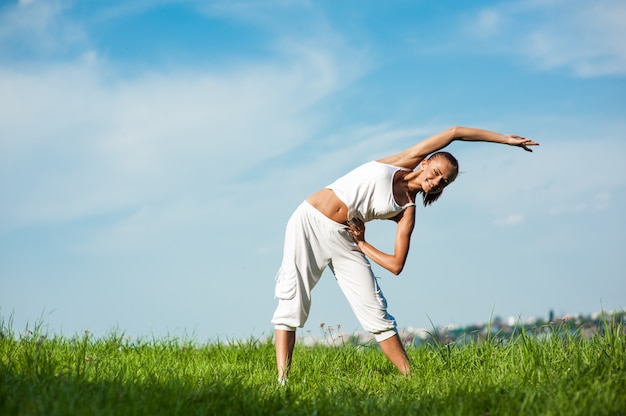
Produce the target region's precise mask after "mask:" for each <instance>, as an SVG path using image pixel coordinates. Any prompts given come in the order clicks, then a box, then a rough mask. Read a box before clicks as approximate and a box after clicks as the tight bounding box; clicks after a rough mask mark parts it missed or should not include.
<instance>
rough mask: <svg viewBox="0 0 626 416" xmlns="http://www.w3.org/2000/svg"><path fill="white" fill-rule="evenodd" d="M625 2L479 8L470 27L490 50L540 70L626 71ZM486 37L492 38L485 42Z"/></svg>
mask: <svg viewBox="0 0 626 416" xmlns="http://www.w3.org/2000/svg"><path fill="white" fill-rule="evenodd" d="M624 21H626V3H624V2H623V1H620V0H598V1H593V2H588V1H584V0H574V1H571V0H567V1H565V0H551V1H545V0H523V1H518V2H507V3H503V4H502V5H499V6H495V7H489V8H485V9H481V10H479V11H477V12H476V14H475V16H474V17H473V23H474V24H472V25H467V31H468V32H469V33H471V34H472V35H473V38H474V39H475V40H476V39H478V40H482V41H485V42H481V43H480V48H481V49H483V50H486V51H490V52H496V53H507V54H513V55H521V57H523V58H524V59H525V61H526V62H527V63H528V65H529V66H532V67H535V68H537V69H541V70H552V69H559V68H562V69H566V70H569V71H571V72H572V73H573V74H575V75H577V76H581V77H595V76H603V75H626V43H625V42H624V41H623V39H626V25H624ZM486 41H488V42H486Z"/></svg>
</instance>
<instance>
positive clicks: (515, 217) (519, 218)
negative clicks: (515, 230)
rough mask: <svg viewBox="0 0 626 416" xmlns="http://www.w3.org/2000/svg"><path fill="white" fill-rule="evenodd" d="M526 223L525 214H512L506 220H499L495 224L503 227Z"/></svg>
mask: <svg viewBox="0 0 626 416" xmlns="http://www.w3.org/2000/svg"><path fill="white" fill-rule="evenodd" d="M523 222H524V214H511V215H509V216H507V217H504V218H498V219H496V220H495V221H494V222H493V223H494V224H495V225H501V226H511V225H518V224H521V223H523Z"/></svg>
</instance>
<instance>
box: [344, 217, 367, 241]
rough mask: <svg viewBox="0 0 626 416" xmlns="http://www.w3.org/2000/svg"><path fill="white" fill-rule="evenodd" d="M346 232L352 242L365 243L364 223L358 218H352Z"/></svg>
mask: <svg viewBox="0 0 626 416" xmlns="http://www.w3.org/2000/svg"><path fill="white" fill-rule="evenodd" d="M347 230H348V232H349V233H350V235H351V236H352V237H353V238H354V241H356V242H359V241H365V223H364V222H363V220H361V219H359V218H352V219H351V220H349V221H348V228H347Z"/></svg>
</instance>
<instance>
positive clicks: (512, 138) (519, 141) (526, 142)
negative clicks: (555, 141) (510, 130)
mask: <svg viewBox="0 0 626 416" xmlns="http://www.w3.org/2000/svg"><path fill="white" fill-rule="evenodd" d="M506 137H507V138H508V144H510V145H511V146H518V147H521V148H522V149H524V150H526V151H527V152H532V151H533V150H532V149H530V148H529V147H528V146H539V143H537V142H535V141H533V140H530V139H527V138H525V137H521V136H518V135H515V134H507V135H506Z"/></svg>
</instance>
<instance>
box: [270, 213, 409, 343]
mask: <svg viewBox="0 0 626 416" xmlns="http://www.w3.org/2000/svg"><path fill="white" fill-rule="evenodd" d="M346 228H347V227H346V226H345V225H343V224H339V223H337V222H335V221H333V220H331V219H330V218H328V217H326V216H325V215H324V214H322V213H321V212H319V211H318V210H317V209H315V208H314V207H312V206H311V205H310V204H309V203H308V202H306V201H305V202H303V203H302V204H301V205H300V206H299V207H298V208H297V209H296V211H295V212H294V213H293V215H292V216H291V218H290V219H289V222H288V223H287V229H286V232H285V247H284V251H283V261H282V264H281V267H280V270H279V271H278V274H277V276H276V288H275V296H276V298H278V306H277V307H276V311H275V312H274V316H273V318H272V323H273V324H274V325H275V328H276V329H282V330H286V331H295V329H296V328H297V327H303V326H304V323H305V322H306V320H307V318H308V316H309V311H310V309H311V290H312V289H313V288H314V287H315V285H316V284H317V282H318V281H319V279H320V277H321V276H322V272H323V271H324V269H325V268H326V266H329V267H330V269H331V270H332V272H333V274H334V275H335V279H336V280H337V283H338V284H339V287H340V288H341V290H342V291H343V293H344V295H345V297H346V298H347V299H348V303H349V304H350V307H351V308H352V310H353V311H354V314H355V315H356V317H357V319H358V320H359V323H360V324H361V326H362V327H363V329H364V330H366V331H367V332H370V333H372V334H374V337H375V338H376V340H377V341H379V342H380V341H384V340H386V339H388V338H390V337H392V336H393V335H395V334H396V333H397V330H396V321H395V319H394V318H393V316H391V315H389V313H387V301H386V300H385V298H384V296H383V294H382V291H381V290H380V288H379V287H378V283H377V282H376V277H375V276H374V274H373V273H372V268H371V265H370V263H369V261H368V260H367V258H366V257H365V255H364V254H363V252H361V250H359V248H358V246H357V244H356V242H355V241H354V239H353V238H352V236H351V235H350V234H349V233H348V231H347V230H346Z"/></svg>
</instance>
